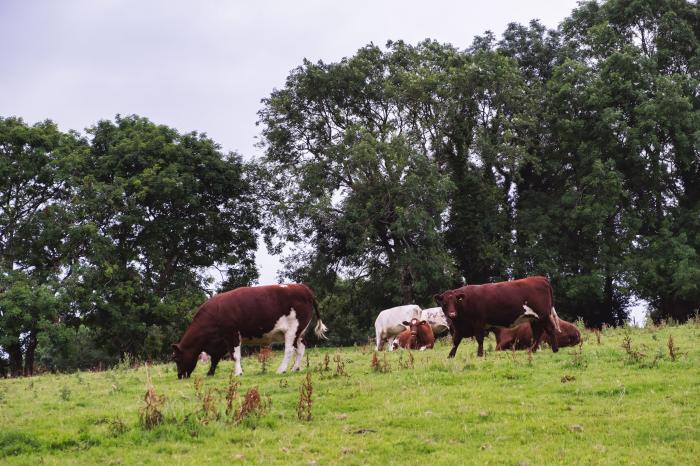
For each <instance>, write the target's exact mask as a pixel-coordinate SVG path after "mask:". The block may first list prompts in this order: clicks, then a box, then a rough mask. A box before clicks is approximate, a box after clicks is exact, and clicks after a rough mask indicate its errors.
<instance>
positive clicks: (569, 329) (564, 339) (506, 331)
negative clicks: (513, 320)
mask: <svg viewBox="0 0 700 466" xmlns="http://www.w3.org/2000/svg"><path fill="white" fill-rule="evenodd" d="M559 329H560V331H558V332H556V337H557V344H558V345H559V346H560V347H563V346H575V345H578V344H579V342H580V341H581V332H579V331H578V328H577V327H576V325H574V324H572V323H571V322H567V321H565V320H562V319H559ZM492 330H493V333H494V335H496V351H500V350H504V349H516V350H521V349H527V348H530V347H531V346H532V327H531V326H530V323H529V322H525V323H523V324H520V325H518V326H517V327H513V328H507V327H495V328H493V329H492ZM544 341H545V335H544V334H543V335H542V336H541V337H540V340H539V341H538V342H537V345H535V346H539V345H541V344H542V343H543V342H544Z"/></svg>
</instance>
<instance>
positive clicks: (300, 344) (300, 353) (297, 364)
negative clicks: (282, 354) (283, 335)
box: [292, 337, 306, 371]
mask: <svg viewBox="0 0 700 466" xmlns="http://www.w3.org/2000/svg"><path fill="white" fill-rule="evenodd" d="M305 350H306V341H305V340H304V337H299V338H298V339H297V359H296V361H294V365H293V366H292V370H293V371H298V370H299V369H301V360H302V359H303V358H304V351H305Z"/></svg>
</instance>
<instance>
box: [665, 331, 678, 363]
mask: <svg viewBox="0 0 700 466" xmlns="http://www.w3.org/2000/svg"><path fill="white" fill-rule="evenodd" d="M666 346H667V347H668V355H669V356H671V361H675V360H676V357H677V356H678V347H677V346H676V345H675V343H674V342H673V335H670V334H669V335H668V342H667V343H666Z"/></svg>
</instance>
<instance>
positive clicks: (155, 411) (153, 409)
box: [139, 367, 165, 429]
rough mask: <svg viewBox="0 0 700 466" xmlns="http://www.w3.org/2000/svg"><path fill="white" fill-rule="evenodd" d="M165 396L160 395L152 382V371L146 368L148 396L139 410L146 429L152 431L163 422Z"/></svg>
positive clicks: (144, 398)
mask: <svg viewBox="0 0 700 466" xmlns="http://www.w3.org/2000/svg"><path fill="white" fill-rule="evenodd" d="M164 406H165V396H164V395H158V394H157V393H156V390H155V387H153V383H152V382H151V371H150V369H148V367H147V368H146V394H145V395H144V397H143V406H142V407H141V409H140V410H139V418H140V420H141V425H142V426H143V427H145V428H146V429H152V428H154V427H155V426H157V425H159V424H160V423H162V422H163V407H164Z"/></svg>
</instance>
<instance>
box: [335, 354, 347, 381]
mask: <svg viewBox="0 0 700 466" xmlns="http://www.w3.org/2000/svg"><path fill="white" fill-rule="evenodd" d="M333 362H335V376H336V377H341V376H344V377H350V374H348V373H347V372H346V371H345V363H344V362H343V357H342V356H341V355H340V354H336V355H335V356H333Z"/></svg>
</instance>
